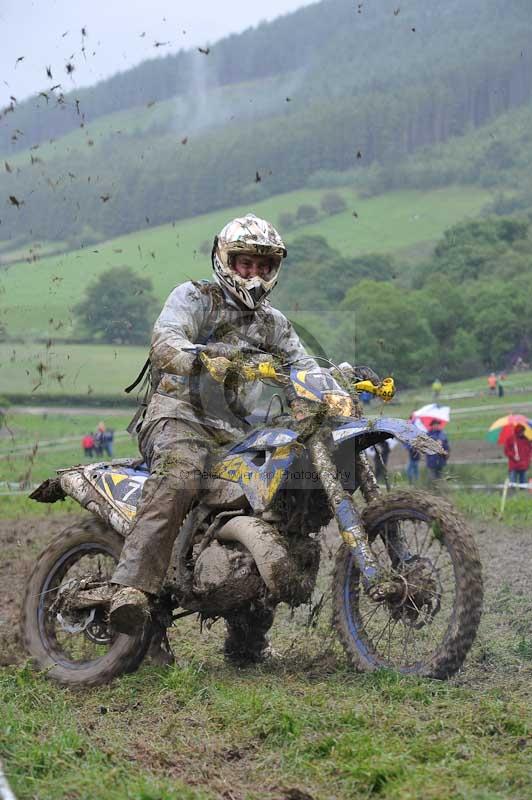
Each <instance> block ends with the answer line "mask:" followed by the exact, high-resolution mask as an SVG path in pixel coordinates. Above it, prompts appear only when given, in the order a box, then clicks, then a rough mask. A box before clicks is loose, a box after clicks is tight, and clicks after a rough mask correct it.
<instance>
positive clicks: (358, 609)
mask: <svg viewBox="0 0 532 800" xmlns="http://www.w3.org/2000/svg"><path fill="white" fill-rule="evenodd" d="M363 520H364V524H365V526H366V530H367V531H368V537H369V540H370V543H371V544H372V549H373V550H374V552H375V550H378V549H379V547H380V556H381V558H379V562H380V563H382V556H383V553H384V555H385V556H386V554H387V553H386V550H385V548H384V546H382V545H381V542H382V538H383V531H384V530H385V529H386V525H387V524H390V523H392V524H398V525H400V526H404V528H405V529H407V528H408V526H409V525H410V526H413V525H416V524H420V525H423V526H425V528H426V530H427V531H428V533H427V534H426V536H427V537H428V539H429V544H431V545H432V543H435V545H434V546H435V548H436V549H438V548H439V550H440V551H441V555H440V556H439V558H441V557H444V560H445V559H446V560H447V561H448V564H449V566H448V567H447V569H448V575H449V585H450V586H451V587H452V594H453V596H452V598H450V599H449V601H448V618H443V619H442V618H441V617H440V619H439V620H438V624H439V625H440V628H439V630H438V635H437V641H435V643H434V646H433V647H432V646H430V647H429V648H428V652H427V653H426V654H425V655H424V656H423V657H422V658H417V659H416V658H415V659H414V661H408V658H407V657H406V656H405V658H401V655H402V654H401V653H400V648H399V647H397V648H396V650H395V651H394V652H395V653H399V654H400V655H399V657H397V658H393V657H392V656H391V654H392V647H391V645H390V644H388V651H387V652H386V646H383V643H382V642H379V641H377V636H378V632H375V631H376V630H377V628H376V625H375V623H374V621H373V622H371V621H369V620H370V619H373V620H374V619H375V617H378V615H379V614H381V616H382V620H383V621H384V627H385V628H386V626H388V630H389V631H390V630H393V631H395V630H397V625H399V634H401V624H400V623H401V622H402V621H401V620H399V622H398V621H397V619H396V618H394V617H393V614H392V611H390V608H389V607H388V606H387V605H386V604H384V603H383V604H381V606H380V608H379V609H374V610H372V609H371V607H370V611H369V613H368V615H367V619H368V621H367V622H366V621H365V618H364V614H363V613H362V607H363V606H364V604H369V603H370V601H369V599H368V598H367V596H366V595H365V592H364V590H363V588H362V586H361V583H360V574H359V572H358V570H357V568H356V565H355V563H354V559H353V556H352V555H351V552H350V550H349V548H348V547H347V546H346V545H342V546H341V547H340V549H339V551H338V553H337V556H336V564H335V570H334V578H333V625H334V627H335V628H336V630H337V631H338V634H339V637H340V640H341V642H342V645H343V647H344V649H345V651H346V653H347V656H348V658H349V660H350V662H351V664H352V665H353V667H355V669H357V670H358V671H361V672H369V671H373V670H375V669H378V668H382V667H389V668H391V669H395V670H397V671H399V672H403V673H406V674H413V675H422V676H426V677H432V678H448V677H450V676H451V675H453V674H454V673H455V672H456V671H457V670H458V669H459V668H460V667H461V665H462V664H463V662H464V660H465V657H466V655H467V653H468V651H469V649H470V647H471V645H472V643H473V641H474V639H475V636H476V632H477V628H478V625H479V622H480V617H481V612H482V575H481V565H480V559H479V554H478V550H477V547H476V544H475V542H474V539H473V536H472V534H471V532H470V531H469V530H468V528H467V525H466V522H465V521H464V519H463V518H462V517H461V516H460V515H459V514H458V513H457V512H456V510H455V509H454V508H453V506H452V505H451V504H450V503H449V502H448V501H447V500H445V499H442V498H440V497H435V496H432V495H430V494H427V493H426V492H422V491H412V490H410V491H395V492H389V493H385V494H383V495H382V496H380V497H379V498H378V499H377V500H376V501H373V502H372V503H370V504H368V506H367V507H366V508H365V509H364V512H363ZM402 529H403V528H402ZM431 532H432V533H431ZM434 532H436V533H434ZM379 533H380V535H379ZM431 537H432V538H431ZM412 538H413V537H412ZM415 541H416V542H418V537H417V534H416V539H415ZM421 549H422V548H421V547H420V550H421ZM384 567H385V568H386V567H388V569H390V562H389V560H388V563H387V564H386V563H384ZM434 575H436V568H434ZM371 613H373V617H372V618H370V614H371ZM438 613H441V612H438ZM386 614H388V616H389V619H390V620H391V621H388V622H386ZM437 618H438V614H436V615H435V616H434V620H433V621H434V622H435V621H436V620H437ZM430 624H431V623H429V626H426V632H425V635H426V637H427V632H430V633H432V631H431V630H430ZM372 626H373V628H372ZM392 626H393V627H392ZM407 627H411V628H412V630H413V631H414V633H413V634H410V633H409V632H408V631H407V635H408V636H410V635H418V634H417V632H416V630H415V625H412V626H407ZM421 627H423V626H421ZM380 636H381V637H382V636H383V634H382V633H381V634H380ZM394 646H395V644H394Z"/></svg>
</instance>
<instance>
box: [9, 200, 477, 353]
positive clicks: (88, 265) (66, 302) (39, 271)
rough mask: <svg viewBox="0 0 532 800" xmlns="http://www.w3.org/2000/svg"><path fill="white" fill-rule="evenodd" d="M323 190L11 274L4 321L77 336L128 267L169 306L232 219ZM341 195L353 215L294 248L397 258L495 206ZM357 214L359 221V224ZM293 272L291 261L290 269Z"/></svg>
mask: <svg viewBox="0 0 532 800" xmlns="http://www.w3.org/2000/svg"><path fill="white" fill-rule="evenodd" d="M324 191H326V190H301V191H298V192H291V193H288V194H284V195H278V196H276V197H273V198H270V199H268V200H264V201H262V202H260V203H256V204H253V208H252V209H250V208H249V207H247V206H246V207H244V206H241V207H237V208H231V209H226V210H224V211H220V212H214V213H211V214H205V215H203V216H199V217H194V218H193V219H190V220H181V221H179V222H176V223H175V226H173V225H165V226H162V227H159V228H151V229H147V230H145V231H140V232H136V233H134V234H130V235H129V236H124V237H120V238H118V239H113V240H111V241H108V242H105V243H103V244H101V245H97V246H95V247H90V248H87V249H85V250H78V251H72V252H69V253H66V254H64V255H61V256H55V257H49V258H42V259H40V260H38V261H36V262H33V263H31V264H28V263H19V264H14V265H12V266H8V267H5V268H4V269H3V270H2V271H1V273H0V293H1V294H2V298H3V308H2V317H1V321H2V322H3V324H4V325H5V327H6V330H7V332H8V334H9V335H10V336H17V335H22V336H24V337H27V338H28V339H32V338H35V337H40V336H52V337H54V336H57V335H60V336H62V337H64V336H68V335H69V334H70V332H71V330H72V318H71V317H72V312H71V310H72V308H73V306H74V305H75V304H76V303H78V302H79V301H80V300H81V298H82V296H83V293H84V290H85V289H86V287H87V285H88V284H89V283H90V282H91V281H93V280H94V279H95V278H96V277H97V276H98V275H99V273H100V272H102V271H104V270H107V269H109V268H112V267H117V266H123V265H127V266H130V267H132V268H133V269H134V270H135V271H137V272H138V273H139V274H141V275H142V276H148V277H150V278H151V279H152V281H153V284H154V289H155V293H156V295H157V297H158V298H159V299H160V300H161V302H162V301H163V300H164V298H165V297H166V296H167V294H168V293H169V292H170V291H171V289H172V288H173V287H174V286H176V285H177V284H178V283H181V282H182V281H184V280H187V279H189V278H194V279H196V278H208V277H210V273H211V269H210V262H209V257H208V256H205V255H202V254H201V253H200V252H199V248H200V246H201V244H202V242H205V241H209V242H210V241H212V238H213V235H214V234H215V233H216V232H218V231H219V230H220V229H221V227H222V226H223V225H224V224H225V223H226V222H227V220H228V219H230V218H231V217H233V216H236V215H238V214H241V213H244V212H245V211H249V210H253V211H254V212H255V213H257V214H259V215H262V216H264V217H266V218H267V219H271V220H272V221H273V222H274V223H276V222H277V219H278V217H279V214H280V213H281V212H283V211H294V210H295V209H297V207H298V206H299V205H300V204H301V203H312V204H317V205H319V201H320V198H321V196H322V195H323V193H324ZM338 191H339V193H340V194H342V195H343V196H344V197H345V199H346V201H347V204H348V210H347V211H346V212H343V213H342V214H337V215H334V216H331V217H324V218H322V219H321V220H320V221H319V222H318V223H316V224H314V225H307V226H302V227H298V228H297V229H294V231H293V232H291V233H290V234H289V235H288V236H287V240H288V243H290V240H291V239H292V238H294V237H295V236H303V235H309V234H319V235H322V236H325V237H326V238H327V239H328V241H329V242H330V244H331V245H332V246H334V247H337V248H338V249H339V250H340V251H341V252H342V253H343V254H345V255H358V254H361V253H365V252H375V251H377V252H390V253H393V252H395V251H397V250H400V249H401V248H405V247H412V246H414V245H416V244H419V243H423V242H427V241H431V240H434V239H436V238H437V237H438V236H440V235H441V233H442V232H443V231H444V230H445V229H446V228H448V227H449V226H450V225H452V224H454V223H456V222H458V221H459V220H462V219H464V218H465V217H467V216H475V215H477V214H478V212H479V211H480V209H481V208H482V206H483V205H484V204H485V203H486V202H487V200H488V199H489V193H488V192H486V191H483V190H479V189H475V188H471V187H449V188H446V189H438V190H434V191H430V192H420V191H409V192H392V193H388V194H386V195H382V196H380V197H374V198H370V199H365V200H361V199H360V198H359V197H358V196H357V194H356V193H355V192H353V191H350V190H348V189H339V190H338ZM353 210H356V212H357V214H358V218H355V217H353V214H352V212H353ZM36 252H38V251H36ZM289 268H290V266H289V262H288V263H287V266H286V269H289ZM58 331H59V333H58Z"/></svg>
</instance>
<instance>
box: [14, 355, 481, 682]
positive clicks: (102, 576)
mask: <svg viewBox="0 0 532 800" xmlns="http://www.w3.org/2000/svg"><path fill="white" fill-rule="evenodd" d="M202 361H203V362H204V364H205V366H206V367H207V368H208V369H209V368H210V365H211V364H212V361H211V360H209V359H208V358H207V356H205V354H202ZM237 368H238V370H239V377H240V378H243V379H245V380H250V381H256V380H261V381H263V382H264V383H267V384H272V383H273V384H274V385H275V386H276V387H280V388H281V389H282V390H283V392H284V395H285V397H286V399H287V400H288V403H289V407H290V413H289V414H280V415H278V416H277V417H276V418H274V419H272V420H271V421H270V422H268V420H266V421H265V422H264V423H263V424H262V426H260V427H259V428H257V429H254V430H252V431H251V432H249V433H247V434H245V435H243V437H242V439H241V440H240V441H237V442H236V443H235V444H233V445H232V446H230V447H228V449H227V450H225V451H223V452H221V453H219V454H218V455H215V456H214V457H213V459H212V462H211V463H210V465H209V468H208V470H207V471H206V474H205V475H204V476H203V490H202V493H201V496H200V498H199V500H198V502H197V504H196V505H195V506H194V507H193V508H192V510H191V512H190V513H189V515H188V516H187V518H186V519H185V521H184V523H183V526H182V528H181V530H180V531H179V533H178V535H177V537H176V542H175V546H174V550H173V555H172V559H171V563H170V566H169V569H168V572H167V576H166V581H165V585H164V588H163V590H162V591H161V593H160V595H159V596H158V597H157V598H156V600H155V602H154V605H153V608H152V612H151V616H152V622H151V623H150V624H149V625H146V626H145V628H144V630H142V631H140V632H139V633H138V634H137V635H134V636H128V635H125V634H121V633H117V632H115V631H113V629H112V627H111V625H110V623H109V604H110V599H111V596H112V593H113V587H112V586H111V585H110V582H109V581H110V578H111V575H112V573H113V571H114V568H115V565H116V562H117V561H118V559H119V556H120V551H121V549H122V544H123V541H124V537H126V536H127V534H128V531H129V529H130V527H131V524H132V522H133V520H134V518H135V513H136V508H137V505H138V502H139V498H140V496H141V493H142V486H143V483H144V481H145V480H146V478H147V477H148V474H149V473H148V471H147V468H146V467H145V465H144V466H139V465H138V464H137V463H136V462H135V461H134V460H133V459H118V460H115V461H110V462H101V463H96V464H89V465H83V466H76V467H72V468H70V469H65V470H61V471H59V472H58V477H55V478H52V479H48V480H46V481H45V482H44V483H42V484H41V485H40V486H39V487H38V489H37V490H35V491H34V492H33V494H32V495H31V497H33V498H34V499H35V500H38V501H41V502H55V501H56V500H59V499H63V498H64V497H65V496H67V495H68V496H70V497H73V498H75V499H76V500H77V501H78V502H79V503H80V505H81V506H83V507H84V508H85V509H87V510H88V511H89V512H91V516H90V517H89V518H88V519H86V520H85V521H84V522H81V523H76V524H74V525H73V526H72V527H70V528H67V529H66V530H65V531H63V532H62V533H60V534H59V535H58V536H57V537H56V538H55V539H54V540H53V541H52V542H51V544H49V545H48V547H47V548H46V549H45V550H44V552H43V553H42V554H41V556H40V557H39V559H38V561H37V563H36V565H35V568H34V570H33V573H32V575H31V577H30V578H29V582H28V586H27V589H26V594H25V600H24V605H23V621H22V629H23V639H24V642H25V644H26V647H27V649H28V651H29V652H30V654H31V655H32V656H33V658H34V660H35V661H36V662H37V664H38V665H39V666H40V667H41V668H43V669H45V670H46V672H47V675H48V676H49V677H50V678H52V679H54V680H56V681H58V682H60V683H64V684H69V685H95V684H101V683H105V682H107V681H109V680H111V679H112V678H114V677H115V676H118V675H120V674H122V673H125V672H130V671H134V670H135V669H137V668H138V666H139V665H140V663H141V662H142V660H143V658H144V656H145V655H146V652H147V650H148V648H149V647H150V643H153V642H161V641H162V640H163V638H164V636H165V634H166V630H167V629H168V628H169V627H170V626H171V625H172V624H173V623H176V622H177V621H178V620H179V619H180V618H181V617H183V616H186V615H189V614H194V613H197V614H199V615H200V617H201V619H202V620H208V619H213V618H214V619H216V618H219V617H226V618H230V617H231V615H234V614H238V612H239V611H240V610H242V609H249V608H253V609H261V608H265V609H266V608H269V609H273V608H275V606H276V605H277V604H279V603H281V602H285V603H287V604H289V605H290V606H292V607H294V606H299V605H301V604H303V603H307V602H309V601H310V598H311V595H312V592H313V589H314V586H315V582H316V576H317V572H318V566H319V560H320V543H319V532H320V531H321V530H322V529H323V528H324V527H325V526H327V525H328V523H329V522H331V521H332V520H333V519H335V520H336V522H337V525H338V529H339V533H340V537H341V542H340V546H339V549H338V552H337V555H336V562H335V569H334V574H333V578H332V598H333V620H332V624H333V626H334V628H335V629H336V631H337V633H338V635H339V638H340V641H341V643H342V645H343V647H344V649H345V652H346V654H347V657H348V659H349V660H350V662H351V664H352V666H353V667H354V668H355V669H357V670H360V671H371V670H375V669H378V668H383V667H384V668H391V669H394V670H397V671H399V672H401V673H407V674H414V675H421V676H428V677H432V678H446V677H448V676H450V675H452V674H453V673H455V672H456V671H457V670H458V669H459V668H460V666H461V665H462V664H463V662H464V659H465V657H466V655H467V652H468V651H469V648H470V647H471V645H472V643H473V640H474V638H475V635H476V631H477V628H478V624H479V621H480V615H481V609H482V578H481V567H480V561H479V556H478V553H477V549H476V546H475V543H474V541H473V538H472V535H471V533H470V532H469V531H468V529H467V526H466V524H465V522H464V520H463V519H462V518H461V517H460V516H459V514H458V513H457V512H456V511H455V510H454V509H453V507H452V506H451V505H450V503H449V502H448V501H446V500H444V499H442V498H441V497H436V496H431V495H429V494H427V493H425V492H422V491H412V490H410V489H408V490H406V489H405V490H395V491H382V490H381V489H380V487H379V486H378V484H377V482H376V480H375V477H374V474H373V472H372V469H371V467H370V464H369V461H368V458H367V456H366V454H365V453H364V451H365V450H366V449H367V448H369V447H371V446H374V445H376V444H378V443H380V442H382V441H384V440H386V439H388V438H391V437H395V438H396V439H398V440H399V442H401V443H403V444H404V445H407V446H410V447H413V448H414V449H416V450H417V451H418V452H422V453H432V452H438V451H439V447H440V445H439V443H437V442H435V441H434V440H433V439H431V438H430V437H428V436H427V435H426V434H425V433H423V432H421V431H420V430H419V429H418V428H417V427H415V426H413V425H412V424H410V423H409V422H405V421H403V420H399V419H393V418H389V417H381V418H378V419H376V420H368V419H366V418H364V417H363V406H362V403H361V402H360V401H359V392H362V391H369V392H371V393H372V394H375V395H377V396H380V397H381V398H383V399H384V400H386V399H390V398H391V397H392V396H393V394H394V385H393V380H392V379H390V378H387V379H385V380H384V381H382V382H381V383H379V384H378V385H377V384H373V383H371V381H368V380H364V381H360V380H358V381H354V380H353V379H352V377H351V379H348V378H347V377H345V375H343V373H342V372H341V371H340V370H337V372H336V373H335V374H336V377H333V374H332V373H331V372H330V371H329V370H326V369H321V368H320V369H319V370H315V369H314V370H311V371H307V370H300V369H298V368H297V366H292V367H291V368H289V369H286V368H282V367H279V366H276V365H275V363H274V362H273V361H272V360H268V361H262V362H260V363H248V364H240V365H239V366H238V367H235V369H237ZM279 399H282V398H279ZM357 489H358V490H359V491H360V495H361V496H362V501H361V503H359V505H360V506H361V510H359V508H358V507H357V505H355V503H354V501H353V499H352V495H353V493H354V492H355V490H357Z"/></svg>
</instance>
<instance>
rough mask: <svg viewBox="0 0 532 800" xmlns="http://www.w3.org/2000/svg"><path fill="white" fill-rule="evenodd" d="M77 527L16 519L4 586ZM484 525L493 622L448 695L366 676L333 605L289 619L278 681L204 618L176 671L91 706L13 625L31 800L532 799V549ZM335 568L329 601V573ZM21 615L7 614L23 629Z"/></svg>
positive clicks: (7, 763) (273, 671) (407, 681)
mask: <svg viewBox="0 0 532 800" xmlns="http://www.w3.org/2000/svg"><path fill="white" fill-rule="evenodd" d="M71 520H72V518H70V520H69V519H68V518H67V517H65V516H64V515H57V514H56V515H55V516H50V517H47V518H42V517H41V518H34V519H31V518H24V519H20V520H19V521H16V520H15V521H13V522H12V523H9V524H8V525H6V524H5V523H4V524H2V522H1V521H0V541H1V542H2V549H1V557H0V571H1V572H2V574H3V575H8V574H9V573H6V571H5V570H6V568H7V569H8V570H9V569H11V571H12V574H13V575H15V574H16V576H17V579H18V580H20V576H21V575H23V574H24V572H25V571H27V569H28V568H29V566H30V564H31V562H32V559H33V558H34V557H35V554H36V553H37V552H38V551H39V550H40V549H41V548H42V547H43V545H44V543H45V542H46V540H47V537H48V536H49V535H50V534H52V533H55V532H57V530H58V529H60V528H61V526H62V525H65V524H68V523H69V522H70V521H71ZM475 527H476V535H477V538H478V541H479V544H481V546H482V548H483V555H484V559H485V573H486V591H487V601H486V610H485V614H484V618H483V622H482V626H481V630H480V634H479V637H478V639H477V641H476V643H475V645H474V647H473V651H472V653H471V655H470V657H469V659H468V661H467V664H466V668H465V670H464V671H463V672H462V673H460V674H459V675H458V676H457V677H456V678H454V679H452V680H451V681H447V682H438V681H429V680H420V679H416V678H409V677H404V676H397V675H395V674H393V673H389V672H379V673H376V674H373V675H357V674H355V673H353V672H352V671H351V670H350V669H349V668H348V667H347V665H346V662H345V659H344V656H343V654H342V651H341V649H340V648H339V646H338V644H337V642H336V637H335V635H334V633H333V632H332V630H331V628H330V616H329V615H330V606H329V601H328V599H326V602H325V607H324V610H323V612H322V613H321V614H319V615H318V616H317V620H316V625H315V626H309V625H308V621H309V618H310V617H309V608H307V607H304V608H301V609H298V610H296V612H295V613H294V614H290V613H289V611H288V610H287V609H282V608H281V609H280V611H279V613H278V617H277V620H276V623H275V626H274V629H273V641H274V644H275V647H276V648H277V650H278V653H279V658H278V659H276V660H275V661H273V662H272V663H271V664H269V665H267V666H264V667H255V668H250V669H235V668H234V667H231V666H230V665H227V664H225V663H224V661H223V657H222V653H221V647H222V642H223V625H222V624H221V623H220V622H218V623H217V624H215V625H214V626H213V627H212V628H205V627H204V628H203V632H201V633H200V630H199V626H198V622H197V621H196V620H194V619H188V620H183V621H181V622H179V624H178V626H177V627H176V628H175V629H174V631H173V632H172V634H171V641H172V644H173V647H174V650H175V653H176V656H177V662H176V664H175V665H174V666H172V667H167V668H161V667H156V666H154V665H153V664H150V663H149V662H148V663H146V664H144V665H143V666H142V668H141V669H140V670H139V672H137V673H136V674H134V675H129V676H124V677H122V678H120V679H118V680H116V681H115V682H114V683H113V684H112V685H111V686H107V687H103V688H99V689H91V690H84V691H67V690H63V689H60V688H58V687H56V686H54V685H52V684H50V683H49V682H48V681H47V680H46V679H45V677H44V676H42V675H39V674H36V673H35V672H33V671H32V670H31V669H30V668H29V665H27V664H24V662H23V658H24V656H23V654H21V652H20V648H18V649H17V647H16V644H15V645H13V637H12V636H11V637H10V634H9V631H3V629H2V628H1V627H0V635H3V637H4V638H3V641H4V645H7V647H8V650H7V655H8V656H9V657H11V658H12V659H13V661H14V662H15V663H12V664H11V665H9V660H7V661H6V660H4V664H6V666H3V667H2V668H0V703H1V704H2V722H3V725H2V726H1V728H0V757H1V758H2V759H3V762H4V767H5V770H6V773H7V776H8V778H9V780H10V782H11V784H12V787H13V789H14V791H15V792H16V795H17V797H18V798H19V799H20V800H25V799H26V798H27V799H28V800H29V799H30V798H39V800H62V799H63V800H84V799H85V798H88V797H91V798H94V800H122V799H123V798H131V799H132V800H351V798H354V797H357V798H358V797H360V798H371V797H380V798H383V799H384V800H396V799H398V800H526V798H527V797H528V796H529V794H528V792H529V785H530V752H529V750H530V746H531V742H532V740H531V729H532V719H531V715H530V711H531V706H530V703H529V699H530V682H529V681H530V669H531V659H532V641H531V639H530V635H529V634H530V630H529V629H528V633H527V625H528V623H529V621H530V604H529V602H528V597H527V595H526V568H525V565H524V564H523V563H522V559H524V558H526V557H527V553H529V552H530V539H529V537H527V536H526V534H525V531H522V530H519V529H518V528H512V527H508V526H506V527H503V526H501V525H500V524H499V523H494V522H492V523H491V524H490V523H489V522H488V524H486V522H484V521H481V522H480V523H479V524H476V526H475ZM527 547H528V550H527V549H526V548H527ZM508 554H512V558H511V559H509V560H508ZM520 556H521V562H519V561H517V562H515V563H514V561H512V559H519V557H520ZM12 558H15V559H16V560H17V562H16V567H15V566H14V564H13V563H12V562H11V561H10V559H12ZM322 570H323V571H322V572H321V573H320V591H327V589H326V587H327V586H328V582H329V580H330V576H329V570H330V562H329V561H328V560H327V559H325V560H324V564H323V567H322ZM19 591H20V590H17V589H16V588H15V587H13V586H12V585H9V594H8V598H13V602H14V603H16V602H18V599H16V598H18V595H19ZM326 598H328V595H326ZM7 608H9V609H10V610H9V611H7ZM14 610H16V607H15V608H14V607H13V605H11V606H9V607H6V606H4V607H3V608H2V611H3V613H6V611H7V613H8V614H9V616H8V619H12V618H13V611H14ZM2 631H3V634H2ZM13 646H14V648H15V649H11V650H10V649H9V648H10V647H13ZM2 656H3V657H4V659H6V651H5V650H3V651H2V654H1V655H0V657H2ZM0 663H2V662H1V661H0Z"/></svg>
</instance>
